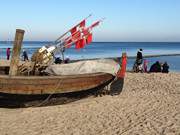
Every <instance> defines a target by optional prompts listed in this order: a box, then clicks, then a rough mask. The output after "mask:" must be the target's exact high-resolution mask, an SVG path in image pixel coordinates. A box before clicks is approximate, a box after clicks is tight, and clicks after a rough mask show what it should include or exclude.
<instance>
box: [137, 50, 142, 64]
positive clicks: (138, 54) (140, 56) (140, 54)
mask: <svg viewBox="0 0 180 135" xmlns="http://www.w3.org/2000/svg"><path fill="white" fill-rule="evenodd" d="M142 51H143V50H142V49H139V51H138V52H137V56H136V62H137V65H141V64H142V63H143V54H142Z"/></svg>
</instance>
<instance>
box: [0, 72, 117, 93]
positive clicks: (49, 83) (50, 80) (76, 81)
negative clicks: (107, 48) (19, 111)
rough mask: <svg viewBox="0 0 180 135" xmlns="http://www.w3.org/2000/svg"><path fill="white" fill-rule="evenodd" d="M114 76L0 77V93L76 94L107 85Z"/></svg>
mask: <svg viewBox="0 0 180 135" xmlns="http://www.w3.org/2000/svg"><path fill="white" fill-rule="evenodd" d="M113 78H114V76H113V75H111V74H107V73H95V74H83V75H71V76H14V77H12V76H11V77H9V76H0V93H7V94H21V95H39V94H41V95H42V94H60V93H69V92H78V91H83V90H88V89H93V88H96V87H99V86H101V85H104V84H107V83H109V82H111V80H113Z"/></svg>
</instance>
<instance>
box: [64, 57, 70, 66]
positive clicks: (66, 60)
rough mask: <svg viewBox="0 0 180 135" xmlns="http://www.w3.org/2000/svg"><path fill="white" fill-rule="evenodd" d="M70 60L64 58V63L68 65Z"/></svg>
mask: <svg viewBox="0 0 180 135" xmlns="http://www.w3.org/2000/svg"><path fill="white" fill-rule="evenodd" d="M69 61H70V59H69V56H66V59H65V60H64V63H65V64H67V63H69Z"/></svg>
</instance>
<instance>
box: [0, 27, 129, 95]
mask: <svg viewBox="0 0 180 135" xmlns="http://www.w3.org/2000/svg"><path fill="white" fill-rule="evenodd" d="M23 36H24V30H19V29H18V30H16V36H15V41H14V48H13V54H12V59H11V62H10V63H9V62H6V64H5V65H4V66H3V64H2V63H0V69H1V70H3V71H5V73H7V74H8V75H0V93H2V94H11V95H48V94H60V93H69V92H79V91H85V90H90V89H94V88H97V87H101V86H103V87H104V86H106V85H108V84H109V83H111V82H112V81H114V79H115V78H116V79H115V80H118V79H124V76H125V72H126V54H123V55H122V64H121V69H119V70H118V69H117V70H116V72H117V71H118V72H117V73H116V76H114V75H112V74H109V73H99V72H97V73H90V74H81V73H79V74H76V75H58V76H37V75H35V74H33V76H29V75H26V76H19V75H18V71H19V64H20V65H21V62H20V61H19V55H20V50H21V45H22V41H23ZM52 48H55V47H54V46H52ZM45 49H46V48H45ZM44 52H47V54H46V55H43V56H47V58H48V59H49V58H51V57H49V56H51V53H48V51H46V50H45V51H44ZM40 56H41V55H40ZM43 58H44V57H43ZM37 60H38V61H40V62H42V61H43V60H41V59H39V57H35V61H34V63H36V64H34V66H32V67H33V68H34V69H35V66H36V65H37V62H38V61H37ZM45 60H47V59H45ZM30 63H31V62H30ZM110 69H112V66H111V68H110ZM31 71H34V70H31ZM100 71H101V70H100ZM0 73H1V72H0ZM120 85H121V84H120Z"/></svg>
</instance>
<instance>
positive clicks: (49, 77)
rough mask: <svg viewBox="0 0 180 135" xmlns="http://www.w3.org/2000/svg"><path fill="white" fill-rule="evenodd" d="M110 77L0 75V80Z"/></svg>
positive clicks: (92, 75)
mask: <svg viewBox="0 0 180 135" xmlns="http://www.w3.org/2000/svg"><path fill="white" fill-rule="evenodd" d="M106 74H109V75H112V74H110V73H103V72H98V73H88V74H76V75H54V76H9V75H0V79H63V78H72V79H73V78H77V77H78V78H84V77H94V76H101V75H106ZM112 76H113V75H112Z"/></svg>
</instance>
